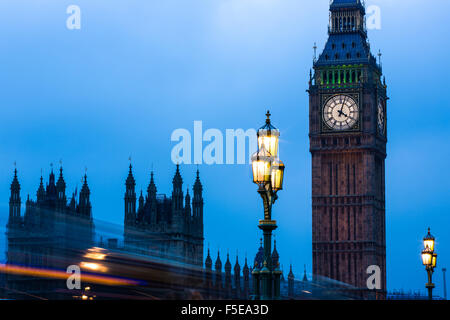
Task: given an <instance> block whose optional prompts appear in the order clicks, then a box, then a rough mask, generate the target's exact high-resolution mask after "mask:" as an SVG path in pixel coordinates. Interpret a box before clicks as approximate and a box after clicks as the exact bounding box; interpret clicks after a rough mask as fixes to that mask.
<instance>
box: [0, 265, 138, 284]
mask: <svg viewBox="0 0 450 320" xmlns="http://www.w3.org/2000/svg"><path fill="white" fill-rule="evenodd" d="M0 272H4V273H10V274H20V275H24V276H34V277H41V278H55V279H67V278H68V277H69V276H70V274H67V273H66V272H64V271H59V270H51V269H40V268H32V267H23V266H17V265H11V264H7V265H6V264H0ZM81 281H85V282H90V283H96V284H103V285H109V286H137V285H139V282H138V281H135V280H131V279H121V278H113V277H107V276H98V275H92V274H81Z"/></svg>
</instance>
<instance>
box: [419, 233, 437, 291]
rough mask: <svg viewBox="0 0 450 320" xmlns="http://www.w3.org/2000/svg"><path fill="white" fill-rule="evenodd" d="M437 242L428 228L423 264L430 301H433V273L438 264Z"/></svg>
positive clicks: (424, 244)
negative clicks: (435, 250)
mask: <svg viewBox="0 0 450 320" xmlns="http://www.w3.org/2000/svg"><path fill="white" fill-rule="evenodd" d="M435 242H436V241H435V238H434V237H433V236H432V235H431V233H430V228H428V234H427V235H426V236H425V237H424V238H423V246H424V249H423V250H422V263H423V265H424V266H425V269H426V270H427V274H428V283H427V284H426V286H425V287H426V288H427V289H428V299H429V300H433V289H434V283H433V272H434V268H436V264H437V254H436V253H435V252H434V245H435Z"/></svg>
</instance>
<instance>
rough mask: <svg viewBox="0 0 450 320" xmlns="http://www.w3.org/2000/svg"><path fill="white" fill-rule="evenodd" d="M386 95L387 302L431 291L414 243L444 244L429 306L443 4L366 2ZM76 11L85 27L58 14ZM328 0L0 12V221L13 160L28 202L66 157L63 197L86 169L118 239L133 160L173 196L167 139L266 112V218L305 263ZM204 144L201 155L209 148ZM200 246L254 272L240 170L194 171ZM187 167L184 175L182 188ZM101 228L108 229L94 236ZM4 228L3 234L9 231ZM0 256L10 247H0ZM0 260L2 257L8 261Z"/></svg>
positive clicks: (439, 164)
mask: <svg viewBox="0 0 450 320" xmlns="http://www.w3.org/2000/svg"><path fill="white" fill-rule="evenodd" d="M366 3H367V5H372V4H374V5H378V6H379V7H380V8H381V19H382V20H381V29H380V30H369V38H370V43H371V46H372V51H373V53H376V52H378V50H379V49H381V51H382V53H383V56H382V63H383V71H384V74H385V76H386V82H387V85H388V95H389V97H390V101H389V103H388V131H389V136H388V139H389V141H388V158H387V160H386V201H387V203H386V205H387V210H386V237H387V239H386V240H387V271H388V274H387V278H388V290H394V289H401V288H403V289H405V290H410V289H411V290H421V291H422V292H425V288H424V286H425V282H426V280H427V279H426V273H425V270H424V267H423V266H422V265H421V260H420V250H421V249H422V243H421V239H422V237H423V236H424V235H425V233H426V229H427V227H428V226H430V227H431V228H432V233H433V234H434V235H435V236H436V237H437V246H436V250H437V252H438V255H439V256H438V265H439V268H438V270H437V272H436V273H435V283H436V293H437V294H439V295H442V272H441V267H443V266H447V267H449V266H450V258H449V255H450V233H449V226H450V211H449V208H450V187H449V183H450V172H449V168H448V167H449V158H450V142H449V137H450V118H449V117H448V110H449V108H450V105H449V102H448V94H447V92H448V89H449V87H448V75H449V74H450V67H449V65H450V64H449V62H448V57H449V50H450V45H449V42H448V36H449V33H450V27H449V24H448V23H447V21H448V12H450V2H449V1H448V0H430V1H426V2H424V1H419V0H408V1H406V0H396V1H392V0H373V1H367V2H366ZM71 4H76V5H78V6H79V7H80V8H81V29H80V30H69V29H67V28H66V19H67V17H68V14H66V8H67V7H68V6H69V5H71ZM328 5H329V1H328V0H315V1H306V0H208V1H206V0H164V1H162V0H160V1H157V0H139V1H138V0H126V1H125V0H121V1H118V0H70V1H66V0H39V1H37V0H27V1H25V0H3V1H1V2H0V30H1V31H0V150H1V152H0V166H1V168H2V170H0V223H1V225H2V226H5V224H6V220H7V215H8V200H9V186H10V182H11V179H12V174H13V169H14V165H13V163H14V162H15V161H17V168H18V171H19V179H20V183H21V185H22V199H23V200H24V199H26V195H27V193H29V194H30V195H31V196H32V197H33V198H34V197H35V193H36V190H37V187H38V183H39V176H40V172H41V168H42V169H43V172H44V174H45V176H48V173H49V170H50V163H54V164H55V166H57V165H58V163H59V160H60V159H62V161H63V165H64V170H65V171H64V174H65V179H66V182H67V185H68V193H71V192H72V191H73V190H74V189H75V187H76V186H77V185H78V187H80V180H81V177H82V175H83V174H84V171H85V167H87V168H88V181H89V186H90V189H91V191H92V198H91V200H92V205H93V215H94V218H95V219H98V220H100V221H105V222H110V223H113V224H114V228H115V230H117V234H119V235H120V232H121V231H120V230H121V229H120V225H121V224H122V223H123V218H124V216H123V215H124V204H123V195H124V182H125V178H126V176H127V172H128V164H129V162H128V157H129V156H130V155H131V157H132V162H133V166H134V172H135V177H136V180H137V188H138V191H139V190H140V189H141V188H142V189H144V190H145V189H146V188H147V185H148V182H149V179H150V170H151V167H152V164H153V168H154V171H155V179H156V184H157V188H158V192H159V193H166V194H170V193H171V188H172V186H171V182H172V177H173V174H174V171H175V165H174V164H173V163H172V162H171V158H170V152H171V149H172V147H173V146H174V145H175V143H173V142H171V141H170V136H171V133H172V132H173V131H174V130H175V129H178V128H186V129H188V130H189V131H191V132H192V131H193V122H194V120H201V121H203V127H204V130H206V129H208V128H217V129H219V130H221V131H222V132H223V133H225V130H226V129H237V128H243V129H249V128H257V127H259V126H261V125H262V124H263V123H264V119H265V116H264V114H265V112H266V110H267V109H268V108H269V109H270V110H271V112H272V114H273V116H272V119H273V124H274V125H275V126H277V127H278V128H279V129H280V130H281V142H280V156H281V158H282V160H283V161H284V162H285V164H286V176H285V190H283V191H281V192H280V193H279V200H278V202H277V203H276V204H275V206H274V212H273V215H274V219H276V220H277V221H278V225H279V228H278V230H277V231H276V239H277V247H278V251H279V253H280V260H281V264H282V265H283V266H284V269H285V270H286V269H288V267H289V264H290V263H292V264H293V267H294V272H295V274H296V277H297V278H299V277H301V276H302V273H303V265H304V264H306V266H307V270H308V273H310V272H311V267H312V266H311V265H312V245H311V168H310V166H311V157H310V153H309V141H308V95H307V93H306V91H305V90H306V89H307V85H308V78H309V70H310V68H311V67H312V57H313V49H312V47H313V45H314V42H317V45H318V48H319V49H318V51H321V50H322V49H323V46H324V44H325V41H326V39H327V24H328ZM205 145H206V144H205ZM199 168H200V175H201V180H202V183H203V186H204V199H205V209H204V215H205V217H204V219H205V237H206V239H205V249H206V247H207V244H208V243H209V244H210V247H211V251H212V253H213V255H214V257H213V258H214V259H215V257H216V255H217V250H218V248H220V250H221V257H222V261H224V260H225V256H226V252H227V250H229V252H230V256H231V259H232V262H234V261H235V255H236V251H237V250H238V251H239V256H240V261H241V262H242V261H243V257H244V255H245V253H247V254H248V256H249V259H251V260H253V257H254V254H255V251H256V249H257V247H258V246H259V237H260V236H261V234H260V231H259V229H258V228H257V222H258V219H260V218H261V217H262V215H263V210H262V203H261V200H260V197H259V195H258V194H257V192H256V186H255V185H254V184H253V183H252V181H251V171H250V166H249V165H248V164H247V165H211V166H208V165H201V166H200V167H199ZM195 170H196V166H195V165H182V166H181V171H182V176H183V179H184V188H187V187H188V185H189V187H190V188H191V187H192V184H193V182H194V179H195ZM98 225H103V226H105V223H103V224H102V223H100V222H99V223H98ZM2 230H4V227H3V229H2ZM0 244H1V245H2V248H5V239H4V237H3V236H2V237H1V242H0ZM5 249H6V248H5Z"/></svg>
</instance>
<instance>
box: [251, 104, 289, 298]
mask: <svg viewBox="0 0 450 320" xmlns="http://www.w3.org/2000/svg"><path fill="white" fill-rule="evenodd" d="M266 116H267V119H266V124H265V125H264V126H263V127H261V128H260V129H259V130H258V133H257V137H258V150H257V152H256V153H255V154H254V155H253V156H252V171H253V182H254V183H256V184H257V185H258V193H259V194H260V196H261V198H262V200H263V204H264V220H260V221H259V225H258V227H259V228H260V229H261V230H262V231H263V234H264V260H263V267H262V269H261V270H259V269H257V268H255V269H254V271H253V276H254V287H255V298H256V299H272V298H275V299H278V298H279V296H280V281H279V280H280V279H279V278H280V276H281V273H280V272H279V266H273V265H272V258H271V247H272V231H273V230H275V229H276V228H277V225H276V221H275V220H272V205H273V204H274V203H275V201H276V200H277V198H278V196H277V192H278V191H279V190H282V189H283V179H284V164H283V162H282V161H281V160H280V159H279V158H278V142H279V136H280V132H279V130H278V129H277V128H275V127H274V126H273V125H272V124H271V123H270V112H269V111H267V114H266ZM272 284H274V286H273V287H272Z"/></svg>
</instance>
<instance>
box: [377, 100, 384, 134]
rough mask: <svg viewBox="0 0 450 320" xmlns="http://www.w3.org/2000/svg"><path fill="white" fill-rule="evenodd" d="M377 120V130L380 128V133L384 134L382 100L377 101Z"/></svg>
mask: <svg viewBox="0 0 450 320" xmlns="http://www.w3.org/2000/svg"><path fill="white" fill-rule="evenodd" d="M377 122H378V130H380V133H382V134H384V129H385V125H384V108H383V102H382V101H381V100H380V101H379V102H378V112H377Z"/></svg>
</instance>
